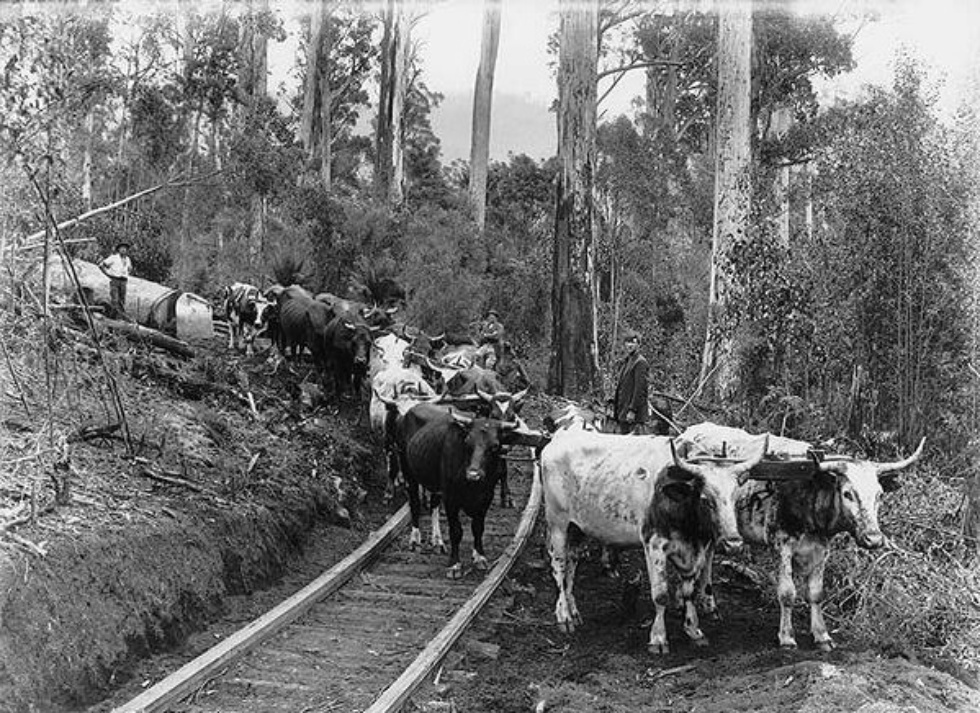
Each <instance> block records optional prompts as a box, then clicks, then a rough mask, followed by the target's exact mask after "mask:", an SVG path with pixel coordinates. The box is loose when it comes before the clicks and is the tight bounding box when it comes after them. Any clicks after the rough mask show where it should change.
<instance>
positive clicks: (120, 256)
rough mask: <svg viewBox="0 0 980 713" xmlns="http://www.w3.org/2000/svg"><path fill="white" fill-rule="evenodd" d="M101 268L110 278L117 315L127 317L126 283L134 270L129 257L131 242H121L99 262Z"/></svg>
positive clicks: (111, 292) (110, 292)
mask: <svg viewBox="0 0 980 713" xmlns="http://www.w3.org/2000/svg"><path fill="white" fill-rule="evenodd" d="M99 269H100V270H102V272H103V273H105V276H106V277H108V278H109V302H110V303H111V304H112V307H113V309H114V310H115V312H116V316H118V317H119V318H122V319H126V283H127V282H128V281H129V275H130V273H131V272H132V271H133V261H132V260H130V259H129V243H119V244H118V245H116V250H115V252H113V253H112V255H110V256H109V257H107V258H106V259H105V260H103V261H102V262H100V263H99Z"/></svg>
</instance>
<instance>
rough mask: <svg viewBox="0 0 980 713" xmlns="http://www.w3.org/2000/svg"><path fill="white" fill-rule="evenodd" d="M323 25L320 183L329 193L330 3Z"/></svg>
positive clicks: (331, 180) (330, 159) (331, 94)
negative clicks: (327, 61) (328, 58)
mask: <svg viewBox="0 0 980 713" xmlns="http://www.w3.org/2000/svg"><path fill="white" fill-rule="evenodd" d="M322 25H323V27H324V32H323V35H324V38H323V41H322V43H321V44H322V48H321V52H322V53H323V59H324V67H323V70H322V72H321V75H320V132H319V133H320V183H321V184H322V185H323V190H325V191H329V190H330V188H331V186H332V183H333V179H332V176H331V172H330V163H331V162H332V161H333V145H332V144H333V130H332V128H331V116H330V105H331V103H332V102H333V93H332V92H331V90H330V72H329V71H328V70H327V67H326V59H327V57H328V56H329V52H330V46H329V43H330V42H331V35H330V29H329V28H330V5H329V3H328V4H327V5H326V6H325V7H324V8H323V22H322Z"/></svg>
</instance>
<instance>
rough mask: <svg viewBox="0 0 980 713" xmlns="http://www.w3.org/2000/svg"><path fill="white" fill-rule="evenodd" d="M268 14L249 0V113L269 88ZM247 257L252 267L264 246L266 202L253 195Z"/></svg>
mask: <svg viewBox="0 0 980 713" xmlns="http://www.w3.org/2000/svg"><path fill="white" fill-rule="evenodd" d="M268 12H269V2H268V0H249V15H250V17H249V20H250V22H248V23H247V25H246V31H245V33H244V35H243V36H242V38H241V47H240V51H241V53H242V69H241V72H240V79H241V84H242V89H243V91H244V92H245V93H246V96H247V97H248V100H249V102H250V103H251V107H252V110H253V111H254V110H256V109H257V108H258V107H259V105H260V104H261V102H262V100H263V99H265V98H266V96H267V94H268V87H269V59H268V44H269V38H268V36H267V35H266V34H265V32H263V31H262V30H261V27H260V24H259V22H258V18H259V17H260V16H263V15H266V14H268ZM249 206H250V210H249V213H250V219H249V229H248V255H249V261H250V262H251V264H253V265H254V264H255V263H256V262H257V261H258V259H259V257H260V255H261V254H262V250H263V247H264V245H265V224H266V220H265V217H266V199H265V196H263V195H261V194H260V193H258V192H256V193H253V195H252V197H251V198H250V200H249Z"/></svg>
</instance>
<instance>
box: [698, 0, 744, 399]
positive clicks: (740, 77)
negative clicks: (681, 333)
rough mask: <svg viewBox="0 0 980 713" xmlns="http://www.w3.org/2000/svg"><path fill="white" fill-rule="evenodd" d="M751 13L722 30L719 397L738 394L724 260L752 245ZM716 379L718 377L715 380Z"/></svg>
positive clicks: (724, 17)
mask: <svg viewBox="0 0 980 713" xmlns="http://www.w3.org/2000/svg"><path fill="white" fill-rule="evenodd" d="M751 53H752V7H751V5H750V4H749V3H728V4H725V5H724V7H723V10H722V12H721V16H720V18H719V24H718V109H717V112H716V117H715V121H716V122H717V130H716V132H715V135H716V137H717V140H716V153H715V209H714V227H713V230H712V236H711V277H710V287H709V293H708V320H707V325H706V330H705V332H706V333H705V340H704V353H703V355H702V359H701V380H702V382H704V383H705V384H706V388H707V389H709V393H710V390H711V389H712V388H714V389H715V392H716V393H717V394H719V395H724V396H728V395H731V394H732V393H733V392H734V391H735V389H736V386H737V384H736V374H737V368H736V364H734V363H733V360H734V355H733V354H732V353H731V352H732V339H731V336H730V335H728V336H724V335H723V327H724V317H725V300H726V291H727V287H728V284H729V281H730V280H731V279H732V278H733V277H734V276H732V275H728V274H726V273H725V271H724V258H725V255H726V253H727V252H728V250H729V248H730V247H731V245H732V244H733V243H735V242H736V241H742V240H747V239H748V228H749V209H750V203H751V199H752V176H751V113H750V109H751V107H750V103H751V102H750V98H751V77H750V75H751V71H750V67H751ZM712 375H715V376H714V377H713V378H712Z"/></svg>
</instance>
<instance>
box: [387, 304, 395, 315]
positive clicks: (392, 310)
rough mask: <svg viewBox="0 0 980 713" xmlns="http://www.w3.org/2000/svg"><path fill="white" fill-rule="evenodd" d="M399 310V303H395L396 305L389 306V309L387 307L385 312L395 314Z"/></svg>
mask: <svg viewBox="0 0 980 713" xmlns="http://www.w3.org/2000/svg"><path fill="white" fill-rule="evenodd" d="M397 311H398V305H395V306H394V307H389V308H388V309H386V310H385V314H394V313H395V312H397Z"/></svg>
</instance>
